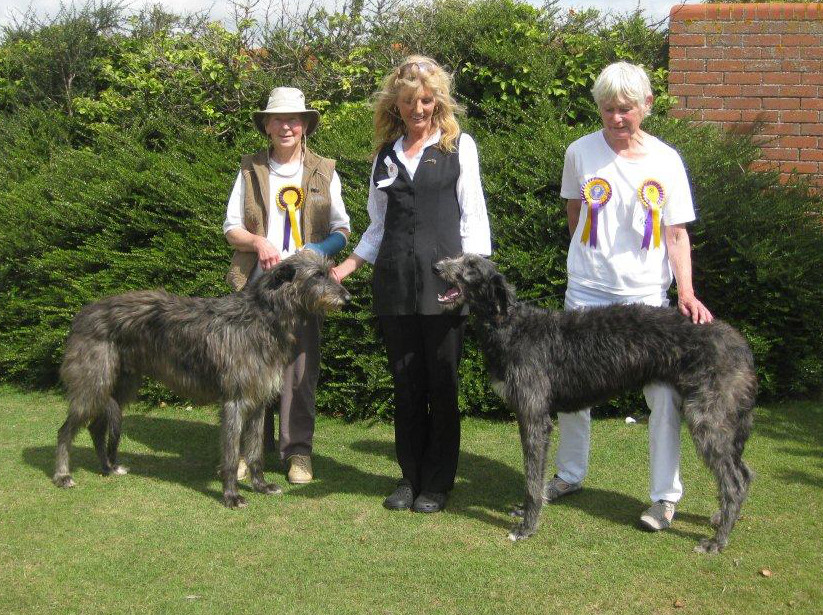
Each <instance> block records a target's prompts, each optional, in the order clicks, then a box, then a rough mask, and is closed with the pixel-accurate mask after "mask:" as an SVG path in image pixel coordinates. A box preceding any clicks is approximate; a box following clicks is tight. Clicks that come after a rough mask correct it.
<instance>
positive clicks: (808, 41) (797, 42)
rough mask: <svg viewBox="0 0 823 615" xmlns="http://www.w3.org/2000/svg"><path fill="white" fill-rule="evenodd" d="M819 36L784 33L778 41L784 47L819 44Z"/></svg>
mask: <svg viewBox="0 0 823 615" xmlns="http://www.w3.org/2000/svg"><path fill="white" fill-rule="evenodd" d="M820 42H821V41H820V37H819V36H815V35H814V34H784V35H783V36H782V37H781V40H780V43H781V44H782V45H784V46H786V47H814V46H820Z"/></svg>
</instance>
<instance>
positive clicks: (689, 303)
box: [677, 295, 714, 325]
mask: <svg viewBox="0 0 823 615" xmlns="http://www.w3.org/2000/svg"><path fill="white" fill-rule="evenodd" d="M677 307H678V308H679V309H680V311H681V313H682V314H683V315H684V316H688V317H690V318H691V319H692V322H693V323H694V324H701V325H703V324H706V323H710V322H711V321H712V320H714V316H712V313H711V312H710V311H709V308H707V307H706V306H705V305H703V303H702V302H701V301H700V300H699V299H698V298H697V297H695V296H694V295H688V296H680V295H678V297H677Z"/></svg>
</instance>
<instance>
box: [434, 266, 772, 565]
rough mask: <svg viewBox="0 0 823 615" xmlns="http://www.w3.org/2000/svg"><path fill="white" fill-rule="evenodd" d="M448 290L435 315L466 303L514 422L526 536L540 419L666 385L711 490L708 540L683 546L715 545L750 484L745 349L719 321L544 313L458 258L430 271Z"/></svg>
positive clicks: (637, 312) (633, 313)
mask: <svg viewBox="0 0 823 615" xmlns="http://www.w3.org/2000/svg"><path fill="white" fill-rule="evenodd" d="M434 269H435V272H436V273H437V274H438V275H440V276H441V277H442V278H443V279H444V280H446V281H447V282H448V283H449V284H451V285H453V286H454V289H452V290H450V291H449V292H447V293H446V294H445V295H443V296H442V297H440V301H441V303H443V304H444V305H446V306H457V305H461V304H463V303H467V304H468V305H469V307H470V309H471V313H472V315H473V320H474V324H475V327H474V329H475V331H476V334H477V336H478V338H479V342H480V346H481V349H482V351H483V354H484V356H485V359H486V364H487V368H488V371H489V376H490V378H491V382H492V386H493V388H494V389H495V391H496V392H497V393H498V394H499V395H500V396H501V397H502V398H503V400H504V401H505V402H506V403H507V405H508V406H509V407H510V408H511V409H512V410H513V411H514V412H515V414H516V415H517V421H518V425H519V428H520V440H521V444H522V446H523V462H524V467H525V475H526V495H525V512H524V517H523V521H522V522H521V523H520V524H519V525H517V526H516V527H515V528H513V529H512V531H511V532H510V534H509V538H511V539H512V540H519V539H522V538H527V537H529V536H531V535H532V534H534V532H535V531H536V530H537V524H538V517H539V515H540V509H541V507H542V506H543V497H542V491H543V485H544V473H545V465H546V455H547V450H548V438H549V434H550V432H551V430H552V423H551V419H550V418H549V412H550V411H565V412H570V411H575V410H579V409H581V408H584V407H587V406H591V405H593V404H596V403H599V402H603V401H605V400H607V399H609V398H610V397H612V396H614V395H615V394H617V393H620V392H621V391H624V390H626V389H630V388H637V387H641V386H643V385H645V384H647V383H649V382H654V381H657V382H663V383H667V384H670V385H671V386H673V387H674V388H675V389H676V390H677V391H678V392H679V393H680V395H681V396H682V398H683V405H682V407H681V412H682V414H683V416H684V417H685V419H686V424H687V425H688V426H689V431H690V432H691V434H692V439H693V440H694V443H695V445H696V447H697V450H698V453H699V454H700V455H701V456H702V457H703V461H704V462H705V463H706V465H707V466H708V467H709V469H711V471H712V472H713V473H714V475H715V478H716V479H717V483H718V487H719V501H720V513H719V515H716V518H718V517H719V518H718V519H717V520H718V522H717V529H716V533H715V535H714V537H713V538H711V539H708V538H706V539H703V540H701V541H700V545H699V546H698V547H696V548H695V550H697V551H701V552H717V551H719V550H720V549H722V548H723V547H725V546H726V544H727V543H728V539H729V533H730V532H731V530H732V528H733V527H734V524H735V522H736V521H737V519H738V516H739V514H740V508H741V506H742V504H743V501H744V500H745V499H746V494H747V492H748V488H749V482H750V481H751V478H752V473H751V472H750V470H749V468H748V466H747V465H746V464H745V462H744V461H743V459H742V455H743V447H744V445H745V443H746V440H747V439H748V437H749V432H750V430H751V425H752V413H751V409H752V406H753V405H754V399H755V393H756V381H755V374H754V361H753V359H752V353H751V350H750V349H749V346H748V344H747V343H746V341H745V340H744V339H743V337H742V336H741V335H740V334H739V333H738V332H737V331H735V330H734V329H733V328H732V327H731V326H729V325H728V324H726V323H724V322H721V321H717V320H715V321H714V322H712V323H711V324H706V325H695V324H693V323H692V322H691V320H689V319H688V318H687V317H685V316H683V315H682V314H681V313H680V312H679V311H678V310H677V309H673V308H655V307H649V306H645V305H614V306H609V307H604V308H590V309H586V310H579V311H573V312H554V311H548V310H543V309H540V308H537V307H532V306H528V305H525V304H523V303H519V302H518V301H517V297H516V295H515V292H514V289H513V288H512V286H511V285H509V284H508V283H507V282H506V280H505V278H504V277H503V276H502V275H501V274H500V273H498V271H497V270H496V269H495V266H494V264H493V263H492V262H491V261H489V260H487V259H484V258H482V257H479V256H476V255H471V254H467V255H464V256H462V257H459V258H454V259H445V260H442V261H440V262H439V263H437V264H436V265H435V266H434Z"/></svg>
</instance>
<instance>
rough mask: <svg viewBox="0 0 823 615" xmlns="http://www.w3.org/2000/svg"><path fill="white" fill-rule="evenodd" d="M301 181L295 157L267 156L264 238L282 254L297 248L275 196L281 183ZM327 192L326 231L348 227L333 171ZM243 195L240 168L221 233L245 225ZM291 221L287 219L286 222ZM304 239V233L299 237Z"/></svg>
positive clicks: (295, 184) (298, 183)
mask: <svg viewBox="0 0 823 615" xmlns="http://www.w3.org/2000/svg"><path fill="white" fill-rule="evenodd" d="M302 182H303V163H302V162H301V161H296V162H292V163H288V164H278V163H276V162H274V161H273V160H271V159H270V160H269V194H270V195H271V203H272V204H271V207H270V209H269V212H268V228H267V230H266V239H268V240H269V242H270V243H271V244H272V245H273V246H274V247H275V248H277V249H278V250H280V254H281V255H282V258H286V257H288V256H291V255H292V254H294V253H295V252H297V246H296V245H295V241H294V238H293V237H292V235H291V233H289V234H288V235H286V234H285V231H286V219H287V218H288V213H287V212H286V211H285V210H284V209H281V208H280V207H278V206H277V205H275V198H276V197H277V194H278V193H279V191H280V190H281V189H282V188H284V187H289V186H291V187H294V188H298V189H299V188H300V186H301V184H302ZM329 192H330V194H331V209H330V212H329V215H330V225H329V226H330V228H329V233H331V232H332V231H336V230H343V229H345V230H350V228H349V216H348V214H347V213H346V207H345V205H344V203H343V195H342V186H341V184H340V177H339V176H338V175H337V171H335V172H334V173H333V174H332V179H331V184H330V187H329ZM245 199H246V182H245V181H243V172H242V171H241V172H239V173H238V174H237V179H235V181H234V187H233V188H232V191H231V194H230V195H229V202H228V205H227V206H226V219H225V220H224V221H223V234H224V235H225V234H226V233H228V232H229V231H230V230H232V229H234V228H246V227H245V225H244V224H243V203H245ZM302 215H303V210H302V208H301V209H298V210H297V224H298V225H299V224H300V220H301V216H302ZM290 224H291V222H290V223H289V225H290ZM302 239H303V241H304V242H306V241H307V239H306V238H305V237H303V238H302ZM259 269H260V265H259V263H258V265H257V266H255V269H254V272H253V273H252V278H254V277H256V276H257V275H258V274H259Z"/></svg>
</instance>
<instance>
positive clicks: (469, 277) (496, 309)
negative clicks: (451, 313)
mask: <svg viewBox="0 0 823 615" xmlns="http://www.w3.org/2000/svg"><path fill="white" fill-rule="evenodd" d="M433 269H434V272H435V273H436V274H437V275H438V276H440V278H442V279H443V280H445V281H446V282H447V283H448V284H449V285H451V286H452V288H450V289H449V290H448V291H446V292H445V293H444V294H442V295H439V296H438V297H437V300H438V301H439V302H440V304H441V305H442V306H444V307H446V308H456V307H458V306H461V305H463V304H464V303H466V304H468V305H469V307H470V308H471V310H472V312H473V313H475V314H477V315H480V316H499V315H503V314H506V313H507V312H508V311H509V308H510V307H512V306H513V305H514V304H515V303H516V302H517V297H516V295H515V293H514V289H513V288H512V287H511V286H510V285H509V284H508V282H506V278H504V277H503V275H502V274H501V273H499V272H498V271H497V269H496V268H495V266H494V263H493V262H492V261H490V260H489V259H487V258H483V257H482V256H478V255H477V254H464V255H463V256H459V257H457V258H446V259H443V260H441V261H440V262H438V263H435V265H434V267H433Z"/></svg>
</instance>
